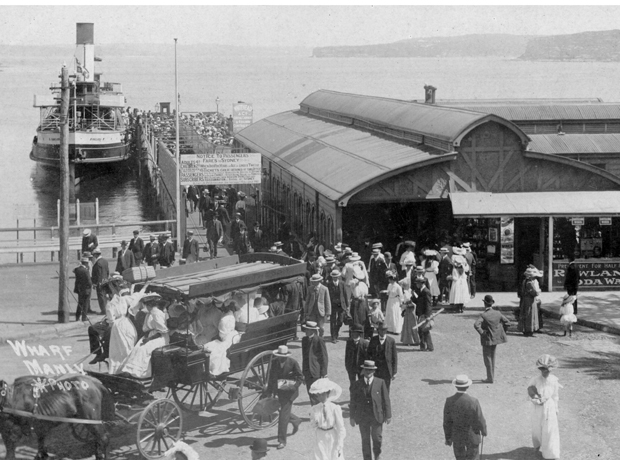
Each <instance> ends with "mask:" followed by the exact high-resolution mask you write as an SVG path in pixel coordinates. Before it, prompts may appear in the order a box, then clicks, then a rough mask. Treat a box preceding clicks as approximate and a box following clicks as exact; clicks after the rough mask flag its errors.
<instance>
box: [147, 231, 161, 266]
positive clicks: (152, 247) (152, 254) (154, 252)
mask: <svg viewBox="0 0 620 460" xmlns="http://www.w3.org/2000/svg"><path fill="white" fill-rule="evenodd" d="M149 240H150V241H149V242H148V243H146V246H144V260H145V261H146V263H147V264H148V265H150V266H151V267H153V268H157V264H158V263H159V243H158V242H157V238H155V235H151V236H150V237H149Z"/></svg>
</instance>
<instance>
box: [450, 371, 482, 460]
mask: <svg viewBox="0 0 620 460" xmlns="http://www.w3.org/2000/svg"><path fill="white" fill-rule="evenodd" d="M471 383H472V381H471V379H469V378H468V377H467V376H466V375H464V374H462V375H457V376H456V378H455V379H454V380H453V381H452V384H453V385H454V386H455V387H456V393H455V394H454V395H452V396H450V397H449V398H447V399H446V403H445V404H444V408H443V431H444V435H445V437H446V446H452V449H453V450H454V457H455V458H456V460H477V459H478V458H479V454H480V451H479V446H480V442H481V440H482V438H481V436H486V435H487V423H486V421H485V419H484V415H482V408H481V407H480V403H479V402H478V400H477V399H476V398H474V397H472V396H469V395H468V394H467V393H466V392H467V389H468V388H469V387H470V385H471Z"/></svg>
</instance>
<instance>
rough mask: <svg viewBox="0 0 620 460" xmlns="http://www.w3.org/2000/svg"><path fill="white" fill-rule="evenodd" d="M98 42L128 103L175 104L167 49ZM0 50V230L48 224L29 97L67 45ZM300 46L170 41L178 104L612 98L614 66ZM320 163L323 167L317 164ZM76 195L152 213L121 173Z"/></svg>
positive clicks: (107, 72) (104, 212)
mask: <svg viewBox="0 0 620 460" xmlns="http://www.w3.org/2000/svg"><path fill="white" fill-rule="evenodd" d="M114 48H115V47H113V46H111V45H110V46H108V47H103V48H102V50H101V52H98V53H97V54H98V55H101V56H102V58H103V62H102V63H99V67H98V69H99V70H102V71H103V73H104V75H103V78H102V79H103V80H104V81H113V82H120V83H122V84H123V90H124V92H125V95H126V97H127V103H128V105H129V106H131V107H138V108H140V109H143V110H153V109H154V106H155V104H156V103H157V102H165V101H170V102H173V105H174V48H173V45H170V46H169V47H161V46H158V47H156V48H153V49H152V50H150V52H146V53H144V52H143V50H142V49H141V51H140V53H138V52H132V51H131V48H130V47H129V46H123V47H121V48H122V50H123V51H122V53H120V54H119V53H117V52H115V51H114ZM21 50H25V51H21V52H19V53H18V52H16V51H17V50H16V49H10V48H8V49H7V48H6V47H3V48H0V84H1V85H2V88H4V89H5V91H4V101H3V110H1V111H0V133H1V134H2V142H0V155H1V158H2V166H1V168H2V172H3V174H2V180H1V181H0V197H2V205H1V206H0V209H1V210H2V212H0V227H13V226H14V225H15V223H16V220H17V219H20V222H21V225H31V224H32V222H33V219H35V218H36V219H37V224H38V225H55V223H56V200H57V198H58V185H57V184H58V182H57V180H58V179H57V175H56V174H50V173H43V172H41V170H40V168H37V167H36V165H35V164H34V163H33V162H32V161H31V160H30V159H29V157H28V154H29V151H30V144H31V141H32V138H33V136H34V133H35V129H36V126H37V124H38V119H39V114H38V110H37V109H35V108H33V107H32V100H33V95H34V94H46V93H47V92H48V91H49V89H48V88H49V85H50V83H52V82H56V81H58V79H57V76H58V75H59V71H60V67H61V65H62V63H63V62H67V63H70V62H71V57H72V54H73V49H72V47H57V48H51V50H52V51H50V52H46V53H42V52H37V53H28V52H27V50H28V49H27V48H21ZM310 54H311V50H308V49H289V50H286V49H283V52H276V51H274V50H273V49H242V48H239V49H232V50H231V49H223V48H222V49H219V48H212V47H209V48H204V49H203V48H201V47H196V46H187V47H184V46H179V48H178V68H179V93H180V100H181V109H180V110H181V111H214V110H215V108H216V103H215V99H216V97H218V98H219V110H220V111H221V112H223V113H224V114H225V115H226V116H228V115H229V114H230V113H231V109H232V104H233V103H234V102H237V101H244V102H249V103H252V104H253V105H254V120H258V119H260V118H264V117H266V116H269V115H271V114H274V113H278V112H282V111H286V110H295V109H296V108H298V106H299V103H300V102H301V101H302V100H303V98H304V97H305V96H307V95H308V94H310V93H311V92H313V91H315V90H317V89H321V88H324V89H331V90H336V91H343V92H352V93H360V94H371V95H377V96H385V97H391V98H399V99H407V100H411V99H418V100H419V99H423V86H424V84H432V85H434V86H436V87H437V88H438V92H437V97H438V99H457V98H459V99H462V98H468V99H469V98H542V97H549V98H557V97H565V98H583V97H600V98H602V99H604V100H605V101H620V89H619V88H618V85H617V75H618V71H619V70H620V63H591V62H527V61H519V60H506V59H460V58H436V59H430V58H425V59H418V58H409V59H400V58H389V59H375V58H349V59H344V58H321V59H318V58H311V57H310ZM326 167H327V165H326ZM77 197H78V198H79V199H80V200H81V201H92V200H94V199H95V198H98V199H99V202H100V216H101V220H102V221H104V222H109V221H116V222H118V221H135V220H147V219H153V218H154V217H155V215H154V210H153V209H150V208H149V207H148V205H147V204H146V201H145V200H142V198H141V196H140V191H139V188H138V184H137V182H136V180H135V177H134V176H133V174H132V172H131V171H129V170H125V171H121V172H119V173H117V174H115V175H113V176H110V175H108V176H104V177H100V178H97V179H94V180H90V181H87V182H85V183H84V184H83V185H81V186H80V188H79V190H78V192H77Z"/></svg>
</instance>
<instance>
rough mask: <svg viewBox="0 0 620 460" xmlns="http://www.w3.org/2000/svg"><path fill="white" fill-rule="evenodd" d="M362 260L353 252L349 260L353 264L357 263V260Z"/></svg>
mask: <svg viewBox="0 0 620 460" xmlns="http://www.w3.org/2000/svg"><path fill="white" fill-rule="evenodd" d="M361 259H362V258H361V257H360V255H359V254H358V253H357V252H353V253H351V257H349V260H350V261H352V262H355V261H357V260H361Z"/></svg>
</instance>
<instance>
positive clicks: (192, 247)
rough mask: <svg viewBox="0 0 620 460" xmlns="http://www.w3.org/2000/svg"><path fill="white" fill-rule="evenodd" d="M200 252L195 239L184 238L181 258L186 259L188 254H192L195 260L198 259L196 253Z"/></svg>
mask: <svg viewBox="0 0 620 460" xmlns="http://www.w3.org/2000/svg"><path fill="white" fill-rule="evenodd" d="M199 252H200V246H199V245H198V241H197V240H195V239H193V238H192V239H191V240H190V239H187V238H186V239H185V241H184V242H183V258H184V259H187V257H188V256H189V255H190V254H193V255H194V257H195V258H196V260H198V254H199Z"/></svg>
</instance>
